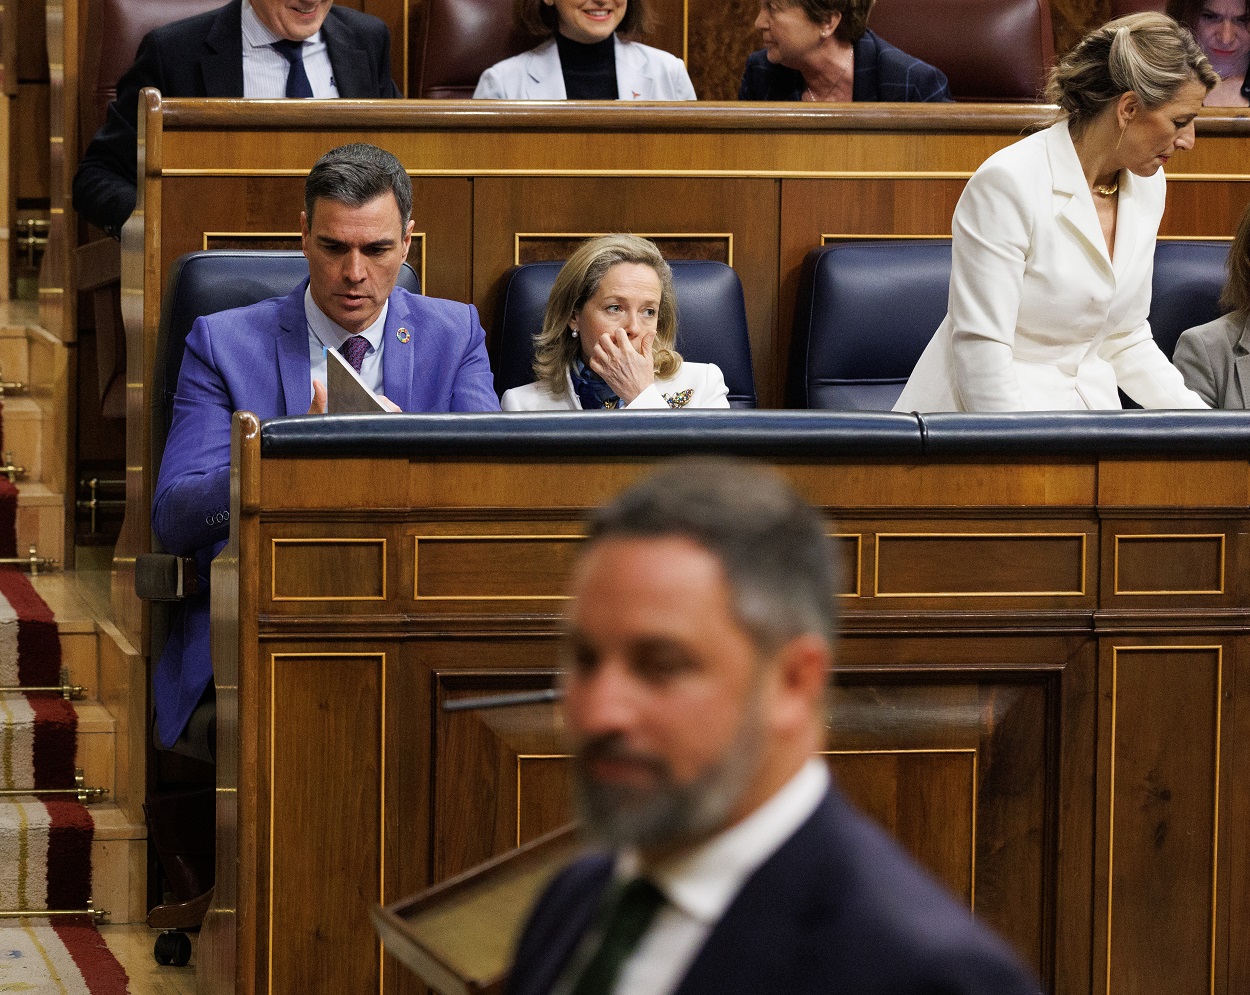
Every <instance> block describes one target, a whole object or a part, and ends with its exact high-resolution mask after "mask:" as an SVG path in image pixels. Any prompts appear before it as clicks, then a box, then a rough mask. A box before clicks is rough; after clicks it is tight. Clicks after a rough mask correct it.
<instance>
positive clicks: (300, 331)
mask: <svg viewBox="0 0 1250 995" xmlns="http://www.w3.org/2000/svg"><path fill="white" fill-rule="evenodd" d="M307 286H308V281H307V280H304V282H303V283H301V284H300V285H299V286H298V287H296V288H295V289H294V290H293V291H291V293H290V294H288V295H287V298H286V300H285V301H284V302H283V304H282V308H281V310H280V311H279V312H278V326H279V327H278V333H277V336H276V341H275V343H274V345H275V346H276V348H277V352H278V379H279V381H280V382H281V384H282V396H283V398H284V399H285V401H286V414H288V415H303V414H307V413H308V406H309V405H310V404H312V365H311V364H310V362H309V359H308V318H307V317H306V316H305V315H304V290H305V288H306V287H307Z"/></svg>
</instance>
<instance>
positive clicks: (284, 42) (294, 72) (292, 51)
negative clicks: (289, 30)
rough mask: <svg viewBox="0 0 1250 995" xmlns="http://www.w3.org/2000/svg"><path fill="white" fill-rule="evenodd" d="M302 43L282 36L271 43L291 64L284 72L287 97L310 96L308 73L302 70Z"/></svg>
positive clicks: (310, 86) (311, 93)
mask: <svg viewBox="0 0 1250 995" xmlns="http://www.w3.org/2000/svg"><path fill="white" fill-rule="evenodd" d="M303 49H304V43H303V42H302V41H291V40H290V39H289V38H282V39H280V40H279V41H275V42H274V43H273V50H274V51H275V52H277V53H278V54H279V55H280V56H282V58H284V59H286V61H287V62H289V63H290V64H291V70H290V72H288V73H287V74H286V95H287V96H288V97H311V96H312V95H313V92H312V84H311V83H309V82H308V73H306V72H304V53H303Z"/></svg>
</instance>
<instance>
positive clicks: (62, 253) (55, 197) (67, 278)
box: [27, 0, 138, 645]
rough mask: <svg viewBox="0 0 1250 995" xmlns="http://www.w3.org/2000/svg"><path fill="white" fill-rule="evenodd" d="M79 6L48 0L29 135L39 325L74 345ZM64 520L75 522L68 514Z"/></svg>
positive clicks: (66, 0)
mask: <svg viewBox="0 0 1250 995" xmlns="http://www.w3.org/2000/svg"><path fill="white" fill-rule="evenodd" d="M79 6H80V4H79V0H46V32H47V42H46V44H47V59H48V63H47V69H48V100H47V104H46V108H45V117H44V118H43V121H44V122H46V123H45V124H43V125H41V126H40V127H39V128H38V129H37V130H36V131H34V132H30V133H29V134H33V135H40V134H46V135H47V137H48V146H47V158H46V160H45V164H46V170H47V172H46V174H45V175H46V176H47V185H46V191H47V194H46V195H47V197H48V203H49V218H48V221H49V224H48V245H47V249H46V251H45V252H44V256H43V265H42V266H41V268H40V271H39V323H40V324H41V325H42V326H43V327H44V328H45V329H47V330H48V331H49V332H51V333H52V334H53V335H55V336H57V338H59V339H61V340H62V341H63V342H73V341H74V340H75V339H76V338H77V335H78V324H77V322H78V316H77V305H78V301H77V299H76V296H75V295H74V294H73V293H72V292H70V289H69V288H71V287H72V286H73V283H72V274H73V261H72V259H71V256H72V254H73V251H74V238H73V234H74V232H75V231H76V229H77V222H76V221H75V220H74V214H73V206H72V204H71V197H70V191H71V184H72V181H73V175H74V169H75V168H76V166H77V164H78V132H77V121H78V118H77V95H78V59H77V57H76V56H77V52H78V45H79V40H78V24H79V21H78V10H79ZM29 57H30V56H27V58H29ZM45 128H46V130H45ZM32 144H34V143H32ZM71 458H72V454H71ZM67 517H68V518H70V519H71V520H72V518H73V516H72V515H71V516H67ZM67 548H70V547H67ZM136 645H138V644H137V643H136Z"/></svg>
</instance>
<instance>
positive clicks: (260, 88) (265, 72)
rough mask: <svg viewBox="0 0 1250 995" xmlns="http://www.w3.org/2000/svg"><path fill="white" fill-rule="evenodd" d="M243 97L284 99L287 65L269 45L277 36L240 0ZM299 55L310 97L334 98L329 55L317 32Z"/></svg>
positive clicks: (288, 68) (248, 5)
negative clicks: (301, 58) (309, 88)
mask: <svg viewBox="0 0 1250 995" xmlns="http://www.w3.org/2000/svg"><path fill="white" fill-rule="evenodd" d="M242 24H243V96H244V97H248V98H251V99H277V98H280V97H285V96H286V77H287V73H288V72H290V69H291V64H290V63H289V62H287V61H286V58H285V57H283V56H282V55H279V54H278V53H277V52H276V51H274V50H273V48H271V47H270V46H272V45H273V43H274V42H276V41H280V40H281V39H279V37H278V36H277V35H275V34H274V33H273V32H272V31H270V30H269V29H268V28H267V27H265V25H263V24H262V23H261V22H260V18H259V17H257V16H256V11H254V10H252V5H251V4H250V3H248V0H243V11H242ZM300 54H301V55H302V56H303V58H304V72H305V73H306V74H307V76H308V83H309V85H310V86H311V87H312V92H313V96H314V97H337V96H338V95H339V91H338V87H337V86H336V85H335V83H334V70H333V69H332V68H331V67H330V52H329V50H328V49H327V48H326V43H325V39H324V38H322V36H321V32H320V31H318V32H317V33H316V34H315V35H313V36H312V37H311V38H308V39H306V40H305V41H304V47H303V49H302V50H301V52H300Z"/></svg>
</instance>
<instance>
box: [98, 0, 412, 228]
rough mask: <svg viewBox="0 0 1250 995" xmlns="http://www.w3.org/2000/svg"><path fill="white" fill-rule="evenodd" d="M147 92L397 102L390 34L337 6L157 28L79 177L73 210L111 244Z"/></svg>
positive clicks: (271, 8)
mask: <svg viewBox="0 0 1250 995" xmlns="http://www.w3.org/2000/svg"><path fill="white" fill-rule="evenodd" d="M275 46H276V47H275ZM145 86H154V87H156V88H157V89H158V90H160V91H161V94H162V95H163V96H166V97H283V96H292V97H293V96H306V97H350V98H362V99H364V98H373V97H398V96H400V92H399V90H398V88H397V87H396V86H395V82H394V80H392V79H391V38H390V32H389V31H388V30H387V28H386V25H385V24H383V23H382V22H381V21H379V20H378V19H377V18H376V17H373V16H371V15H369V14H363V13H361V12H360V11H357V10H352V9H351V8H350V7H335V6H333V0H298V2H293V0H233V2H232V3H228V4H227V5H226V6H224V7H221V8H219V9H217V10H211V11H208V12H207V13H205V14H199V15H197V16H195V17H188V18H186V19H185V20H182V21H175V22H174V23H173V24H168V25H166V26H165V27H163V28H157V29H156V30H155V31H151V32H149V33H148V34H147V35H146V36H145V37H144V39H143V41H142V42H140V44H139V52H138V54H137V55H136V56H135V62H134V65H132V66H131V67H130V69H129V70H127V72H126V74H125V75H124V76H123V77H122V78H121V80H119V81H118V84H117V97H116V99H115V100H114V101H113V102H112V103H111V104H109V109H108V116H107V118H106V119H105V122H104V124H103V125H102V126H101V127H100V130H99V131H98V132H96V135H95V138H93V139H92V140H91V144H90V145H89V146H87V151H86V153H85V154H84V156H83V159H82V162H81V164H80V165H79V167H78V172H77V173H76V174H75V175H74V210H76V211H77V212H78V213H79V214H81V215H82V216H83V217H85V218H86V219H87V220H88V221H90V222H91V223H92V224H93V225H95V226H96V227H98V228H102V229H104V231H106V232H108V233H109V234H110V235H112V236H113V237H115V238H116V237H119V236H120V232H121V227H122V225H123V224H125V222H126V219H127V218H129V217H130V215H131V213H132V212H133V211H134V209H135V182H136V174H137V165H136V157H137V153H136V143H137V140H138V132H137V126H136V120H137V114H138V110H137V108H138V102H139V91H140V90H142V89H143V88H144V87H145Z"/></svg>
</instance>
